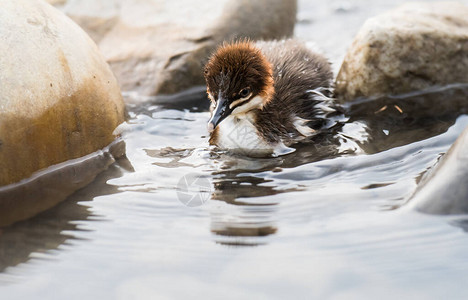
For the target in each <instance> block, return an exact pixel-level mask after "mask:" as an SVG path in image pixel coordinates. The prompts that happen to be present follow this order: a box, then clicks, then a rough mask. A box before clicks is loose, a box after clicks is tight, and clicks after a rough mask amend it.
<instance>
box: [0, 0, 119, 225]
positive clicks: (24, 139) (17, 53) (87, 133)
mask: <svg viewBox="0 0 468 300" xmlns="http://www.w3.org/2000/svg"><path fill="white" fill-rule="evenodd" d="M0 28H4V29H5V30H2V31H0V40H1V41H2V43H0V54H1V55H0V141H1V144H0V187H1V191H5V190H6V189H8V190H11V185H15V184H18V183H19V182H20V181H24V180H26V178H29V177H31V176H32V175H33V174H35V173H36V172H38V171H40V170H43V169H45V168H50V167H51V166H53V165H57V164H61V163H64V162H65V161H68V160H71V159H78V158H80V157H83V156H86V155H88V154H90V153H93V152H95V151H97V150H100V149H103V148H104V147H106V146H108V145H109V144H110V143H112V142H113V141H114V139H115V136H114V135H113V131H114V129H115V128H116V127H117V126H118V124H120V123H121V122H123V120H124V104H123V101H122V97H121V94H120V89H119V86H118V84H117V81H116V79H115V77H114V76H113V74H112V72H111V70H110V68H109V66H108V65H107V64H106V62H105V60H104V59H103V57H102V56H101V54H100V52H99V50H98V48H97V47H96V45H95V44H94V43H93V41H92V40H91V39H90V38H89V37H88V36H87V34H86V33H85V32H84V31H83V30H82V29H81V28H79V26H77V25H76V24H75V23H73V22H72V21H71V20H70V19H69V18H68V17H66V16H65V15H64V14H63V13H61V12H60V11H58V10H57V9H55V8H54V7H52V6H50V5H49V4H47V3H45V2H43V1H36V0H33V1H28V0H15V1H10V0H8V1H4V2H2V9H1V10H0ZM106 161H107V159H106ZM105 164H106V163H105ZM97 169H99V170H101V168H97ZM83 170H84V169H83ZM99 170H96V172H99ZM84 171H86V172H85V173H86V177H87V178H89V177H90V174H89V172H88V171H89V170H84ZM73 174H74V175H73V176H70V177H69V179H70V180H71V181H74V182H80V181H81V178H80V173H79V172H78V169H76V172H75V173H73ZM95 175H96V174H94V176H95ZM91 177H92V176H91ZM48 184H50V185H54V182H52V181H50V182H48ZM2 186H3V187H2ZM79 187H81V186H80V184H76V185H75V189H76V188H79ZM48 188H51V186H48V185H47V184H44V185H42V189H43V190H47V189H48ZM73 190H74V189H69V190H67V192H66V193H64V194H63V195H62V194H60V196H57V197H56V199H54V200H53V201H52V202H47V203H42V204H41V201H40V199H41V198H40V197H38V198H37V199H34V197H32V198H31V197H30V196H31V195H34V193H33V192H31V191H30V190H27V189H25V190H24V191H25V192H24V193H23V194H21V193H19V194H16V197H15V198H14V199H23V200H22V201H23V204H24V205H25V206H24V207H23V208H25V207H27V206H29V208H30V209H29V208H28V209H24V210H27V211H29V212H30V213H29V214H28V215H33V214H35V213H37V212H39V211H42V210H44V209H47V208H49V207H50V206H52V205H54V204H56V203H57V202H58V201H60V200H63V199H64V198H65V197H66V196H67V195H69V194H70V193H71V192H73ZM65 194H66V195H65ZM26 195H29V198H28V197H23V196H26ZM57 195H59V194H57ZM62 196H63V197H62ZM7 198H8V197H6V196H5V194H4V193H0V210H2V211H5V212H8V209H9V208H11V207H12V205H13V206H14V205H16V204H12V203H11V202H8V201H6V200H7ZM26 198H27V199H29V201H31V202H28V201H26V200H24V199H26ZM8 199H9V198H8ZM7 202H8V203H7ZM24 217H27V216H24ZM0 223H1V224H0V225H5V222H3V221H2V222H0Z"/></svg>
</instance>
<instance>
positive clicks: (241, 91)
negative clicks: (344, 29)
mask: <svg viewBox="0 0 468 300" xmlns="http://www.w3.org/2000/svg"><path fill="white" fill-rule="evenodd" d="M204 74H205V80H206V85H207V94H208V98H209V99H210V100H211V107H210V111H211V118H210V120H209V122H208V131H209V132H210V138H209V143H210V144H211V145H215V146H218V147H219V148H221V149H228V150H233V151H235V152H242V153H244V154H248V155H252V156H257V155H262V156H263V155H273V156H277V155H282V154H287V153H290V152H292V151H294V149H292V148H290V147H289V146H291V145H292V144H294V143H297V142H299V141H303V140H305V139H307V138H310V137H312V136H314V135H316V134H317V133H319V132H320V131H321V129H322V128H325V127H327V126H328V127H330V125H327V123H328V122H327V114H329V113H332V112H334V111H335V108H334V107H333V99H332V98H331V96H332V87H333V73H332V70H331V67H330V63H329V62H328V60H327V59H326V58H325V57H323V56H322V55H320V54H317V53H314V52H312V51H310V50H309V49H307V48H306V46H305V45H304V44H303V43H301V42H298V41H296V40H293V39H287V40H280V41H260V42H252V41H250V40H241V41H235V42H230V43H227V42H225V43H224V44H222V45H221V46H220V47H218V49H217V50H216V51H215V52H214V54H213V55H212V56H211V57H210V58H209V60H208V62H207V64H206V65H205V70H204Z"/></svg>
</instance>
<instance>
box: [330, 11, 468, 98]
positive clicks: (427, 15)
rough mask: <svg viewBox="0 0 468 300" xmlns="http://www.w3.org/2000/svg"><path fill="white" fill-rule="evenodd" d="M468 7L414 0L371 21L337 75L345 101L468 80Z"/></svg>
mask: <svg viewBox="0 0 468 300" xmlns="http://www.w3.org/2000/svg"><path fill="white" fill-rule="evenodd" d="M467 16H468V7H467V6H465V5H462V4H459V3H455V2H440V3H409V4H405V5H403V6H401V7H399V8H398V9H396V10H394V11H391V12H388V13H385V14H382V15H379V16H376V17H374V18H371V19H369V20H367V21H366V23H365V24H364V25H363V27H362V28H361V30H360V31H359V33H358V34H357V36H356V38H355V39H354V42H353V43H352V45H351V48H350V49H349V50H348V52H347V54H346V57H345V59H344V62H343V64H342V66H341V70H340V71H339V74H338V76H337V83H336V91H337V94H338V95H339V96H340V97H341V98H342V99H344V100H351V99H353V98H357V97H372V96H380V95H386V94H401V93H406V92H410V91H415V90H421V89H426V88H428V87H431V86H434V85H446V84H450V83H466V82H468V72H467V70H468V18H467Z"/></svg>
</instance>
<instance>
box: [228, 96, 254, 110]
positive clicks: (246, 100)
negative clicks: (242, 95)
mask: <svg viewBox="0 0 468 300" xmlns="http://www.w3.org/2000/svg"><path fill="white" fill-rule="evenodd" d="M248 101H250V98H248V99H245V100H244V101H242V102H239V103H237V104H236V106H234V107H233V108H232V110H234V109H236V107H239V106H241V105H242V104H244V103H246V102H248Z"/></svg>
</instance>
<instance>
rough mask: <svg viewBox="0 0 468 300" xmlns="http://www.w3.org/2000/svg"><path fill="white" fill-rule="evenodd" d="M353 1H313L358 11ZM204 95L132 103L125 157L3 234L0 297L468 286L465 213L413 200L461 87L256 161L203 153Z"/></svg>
mask: <svg viewBox="0 0 468 300" xmlns="http://www.w3.org/2000/svg"><path fill="white" fill-rule="evenodd" d="M333 3H335V2H333ZM333 3H332V4H333ZM360 3H361V2H350V4H352V5H355V8H353V9H357V11H358V12H355V13H353V10H351V11H349V12H346V9H345V11H344V12H343V9H340V8H339V7H338V9H337V10H334V9H331V10H326V9H327V8H326V7H325V6H321V7H319V8H320V9H319V10H318V11H325V12H326V13H327V14H329V15H330V16H332V17H333V16H334V18H335V20H338V19H339V18H340V14H343V13H344V14H346V13H347V14H349V17H348V18H352V16H353V15H355V16H360V17H361V19H362V18H363V16H365V15H366V11H367V10H366V8H365V6H364V5H363V4H362V3H361V4H360ZM373 3H374V2H373ZM376 3H378V2H376ZM337 5H338V4H337ZM340 5H344V4H340ZM379 5H380V6H379ZM376 7H380V9H381V10H383V9H384V8H386V7H387V6H386V5H383V4H376ZM345 8H346V7H345ZM311 11H312V7H310V6H308V4H307V3H305V1H304V3H302V9H301V14H302V15H304V14H306V15H313V14H312V13H311ZM374 11H375V8H372V9H369V12H368V13H369V14H370V13H374ZM336 14H338V15H336ZM312 19H313V20H315V21H314V22H306V21H304V22H302V23H300V24H299V25H298V34H299V35H300V36H302V37H303V38H305V39H308V40H311V37H310V36H308V35H307V34H305V29H307V28H309V29H310V30H313V29H314V28H315V27H314V26H317V25H316V24H317V22H318V24H320V22H322V24H327V23H326V22H328V19H327V20H326V21H325V20H323V21H320V18H318V20H317V19H314V17H313V18H312ZM301 26H302V27H301ZM330 30H331V29H330ZM301 32H302V34H301ZM349 35H350V34H348V33H347V32H345V33H343V35H342V36H343V38H346V39H347V38H349ZM337 43H338V42H335V45H336V44H337ZM325 45H327V43H325ZM340 53H341V52H340ZM332 54H333V52H332ZM198 95H199V94H194V95H193V97H189V99H188V100H187V99H183V100H184V101H180V103H172V104H170V105H169V104H167V101H166V103H165V104H161V103H159V104H157V103H146V104H145V105H129V115H130V118H129V120H128V122H127V123H126V124H123V125H122V126H121V127H120V130H121V132H122V136H123V138H124V140H125V142H126V148H127V159H120V160H119V161H118V162H117V163H116V164H114V165H113V166H112V167H111V168H110V169H109V170H107V171H106V172H104V173H102V174H101V175H100V176H99V177H98V178H97V179H96V180H95V181H94V182H93V183H92V184H90V185H89V186H87V187H86V188H84V189H82V190H80V191H78V192H76V193H75V194H74V195H73V196H71V197H70V198H69V199H68V200H67V201H65V202H63V203H62V204H60V205H59V206H58V207H56V208H54V209H52V210H50V211H47V212H45V213H43V214H41V215H39V216H37V217H36V218H33V219H31V220H28V221H25V222H21V223H17V224H15V225H13V226H11V227H9V228H5V229H3V230H2V231H1V235H0V270H1V273H0V294H1V295H2V296H1V297H2V299H3V298H5V299H82V298H84V297H88V298H92V299H95V298H103V299H129V298H132V299H154V298H193V297H196V298H199V297H202V296H211V297H216V298H223V299H231V298H232V299H239V298H240V297H248V298H254V297H258V298H265V299H266V298H268V299H269V298H306V297H307V298H309V297H316V298H318V299H329V298H332V299H342V298H343V299H355V298H356V299H357V298H377V297H378V298H379V299H395V298H398V299H441V298H444V299H462V298H463V297H464V296H465V294H466V293H464V288H463V286H464V283H465V282H466V281H467V280H468V235H467V233H466V230H467V229H468V226H467V224H468V218H467V217H466V216H464V215H459V216H435V215H425V214H421V213H418V212H415V211H412V210H408V209H405V203H406V201H408V198H409V197H410V196H411V194H412V193H413V192H414V190H415V188H416V185H417V182H418V181H419V180H420V178H421V176H422V174H424V172H426V170H427V169H428V168H430V167H431V166H433V165H434V164H435V163H436V162H437V160H438V159H439V158H440V157H441V155H443V153H445V152H446V151H447V150H448V148H449V147H450V145H451V144H452V143H453V142H454V141H455V139H456V138H457V137H458V135H459V134H460V133H461V132H462V131H463V129H464V128H465V127H466V126H468V116H467V108H466V105H464V104H465V103H466V100H467V98H468V87H466V86H452V87H447V88H439V89H434V90H433V91H430V92H423V93H415V94H413V95H407V96H405V97H384V98H381V99H374V100H365V99H363V100H358V101H355V102H353V103H349V104H347V105H345V109H346V116H344V117H343V119H342V121H344V122H345V125H344V126H343V128H342V129H340V130H337V131H336V132H333V133H330V134H327V135H324V136H319V137H317V139H316V140H314V142H313V143H310V144H302V145H296V146H295V148H296V151H295V152H294V153H292V154H289V155H286V156H280V157H277V158H263V159H260V158H248V157H245V156H238V155H232V154H229V153H224V152H221V151H214V150H213V149H212V148H210V147H209V146H208V144H207V137H206V122H207V120H208V118H209V113H208V112H207V111H206V103H207V100H206V99H204V98H203V97H199V96H198ZM126 96H127V98H128V99H127V100H128V101H129V102H138V101H139V100H141V99H139V98H138V95H132V94H127V95H126ZM176 102H177V101H176ZM198 177H199V178H201V181H200V182H199V185H194V186H190V189H189V190H188V191H186V190H185V186H184V182H189V183H191V182H192V181H190V178H198ZM184 178H188V179H189V180H188V181H184ZM181 193H182V194H181ZM187 194H189V195H200V196H199V198H197V199H200V200H201V201H202V202H204V203H203V204H202V205H199V206H195V207H188V206H186V205H184V203H182V202H185V200H184V199H185V198H184V195H187ZM180 200H184V201H180ZM185 203H186V202H185ZM194 203H195V202H194Z"/></svg>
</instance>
